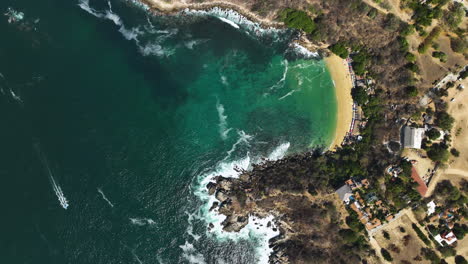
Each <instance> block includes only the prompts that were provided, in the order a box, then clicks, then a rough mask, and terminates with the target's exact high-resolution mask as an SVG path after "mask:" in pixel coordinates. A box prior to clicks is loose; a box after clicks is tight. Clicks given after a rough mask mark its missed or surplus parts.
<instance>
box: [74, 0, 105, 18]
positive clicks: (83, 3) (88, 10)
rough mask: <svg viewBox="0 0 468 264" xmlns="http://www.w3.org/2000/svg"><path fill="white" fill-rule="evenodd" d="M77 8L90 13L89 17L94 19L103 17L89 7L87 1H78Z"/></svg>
mask: <svg viewBox="0 0 468 264" xmlns="http://www.w3.org/2000/svg"><path fill="white" fill-rule="evenodd" d="M78 6H79V7H81V9H83V10H84V11H86V12H88V13H90V14H91V15H93V16H95V17H103V15H102V14H100V13H99V12H98V11H96V10H95V9H94V8H92V7H90V6H89V0H80V2H79V4H78Z"/></svg>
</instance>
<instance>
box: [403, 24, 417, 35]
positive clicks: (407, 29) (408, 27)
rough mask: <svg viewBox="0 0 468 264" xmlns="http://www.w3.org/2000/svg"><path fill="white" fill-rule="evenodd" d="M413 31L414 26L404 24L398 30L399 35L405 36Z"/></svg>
mask: <svg viewBox="0 0 468 264" xmlns="http://www.w3.org/2000/svg"><path fill="white" fill-rule="evenodd" d="M413 33H414V26H413V25H409V24H406V25H405V26H404V27H403V29H402V30H401V32H400V35H402V36H404V37H406V36H409V35H411V34H413Z"/></svg>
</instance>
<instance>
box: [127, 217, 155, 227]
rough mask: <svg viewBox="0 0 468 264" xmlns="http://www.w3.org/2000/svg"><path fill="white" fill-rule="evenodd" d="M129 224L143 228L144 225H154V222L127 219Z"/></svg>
mask: <svg viewBox="0 0 468 264" xmlns="http://www.w3.org/2000/svg"><path fill="white" fill-rule="evenodd" d="M129 219H130V222H131V223H132V224H134V225H138V226H144V225H155V224H156V222H155V221H154V220H153V219H151V218H129Z"/></svg>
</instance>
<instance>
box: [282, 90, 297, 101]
mask: <svg viewBox="0 0 468 264" xmlns="http://www.w3.org/2000/svg"><path fill="white" fill-rule="evenodd" d="M295 92H296V90H291V91H289V92H288V93H287V94H285V95H283V96H281V97H280V98H278V100H283V99H284V98H286V97H288V96H290V95H292V94H293V93H295Z"/></svg>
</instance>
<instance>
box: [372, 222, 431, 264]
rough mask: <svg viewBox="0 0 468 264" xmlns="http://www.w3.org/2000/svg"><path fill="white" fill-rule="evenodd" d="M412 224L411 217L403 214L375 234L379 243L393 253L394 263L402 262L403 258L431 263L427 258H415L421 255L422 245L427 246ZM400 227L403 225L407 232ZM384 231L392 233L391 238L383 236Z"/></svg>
mask: <svg viewBox="0 0 468 264" xmlns="http://www.w3.org/2000/svg"><path fill="white" fill-rule="evenodd" d="M411 224H412V222H411V220H410V218H409V217H408V216H407V215H403V216H401V217H400V218H399V219H397V220H395V221H393V222H391V223H390V224H388V225H387V226H385V228H382V229H381V230H379V231H378V232H377V233H376V234H375V235H374V238H375V240H376V241H377V243H378V245H379V246H380V247H382V248H385V249H386V250H388V251H389V252H390V254H391V255H392V257H393V261H392V263H401V261H403V260H406V261H409V262H411V263H422V264H424V263H429V262H428V261H426V260H422V261H415V260H413V259H414V258H415V257H416V256H418V255H419V253H420V251H421V247H425V245H424V243H423V242H422V241H421V240H420V239H419V238H418V235H417V234H416V233H415V232H414V230H413V228H412V227H411ZM400 227H403V228H404V229H405V231H406V232H404V233H402V232H401V231H400V230H399V228H400ZM383 231H386V232H388V233H389V234H390V239H388V240H387V239H386V238H385V237H384V236H383ZM405 236H409V239H408V238H405ZM392 249H393V250H392Z"/></svg>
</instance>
